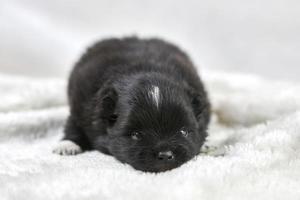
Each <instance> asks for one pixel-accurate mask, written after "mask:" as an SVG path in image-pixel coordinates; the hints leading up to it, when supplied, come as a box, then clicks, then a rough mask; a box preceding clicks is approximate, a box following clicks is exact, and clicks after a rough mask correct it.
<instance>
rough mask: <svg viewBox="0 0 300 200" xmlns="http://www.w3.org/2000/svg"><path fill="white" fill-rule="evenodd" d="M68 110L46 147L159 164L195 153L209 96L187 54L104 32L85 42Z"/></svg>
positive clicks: (150, 167) (149, 167) (145, 167)
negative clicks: (57, 137) (60, 134)
mask: <svg viewBox="0 0 300 200" xmlns="http://www.w3.org/2000/svg"><path fill="white" fill-rule="evenodd" d="M68 97H69V104H70V116H69V118H68V120H67V123H66V126H65V135H64V138H63V140H62V141H61V142H60V144H59V145H58V146H57V148H56V149H54V152H55V153H58V154H61V155H74V154H78V153H80V152H82V151H84V150H92V149H96V150H99V151H101V152H103V153H105V154H109V155H112V156H114V157H115V158H116V159H118V160H119V161H121V162H123V163H128V164H130V165H131V166H132V167H134V168H135V169H137V170H142V171H148V172H162V171H166V170H170V169H173V168H176V167H178V166H180V165H182V164H183V163H185V162H187V161H188V160H190V159H191V158H193V157H194V156H196V155H197V154H198V153H199V151H200V148H201V146H202V145H203V143H204V141H205V138H206V136H207V131H206V130H207V126H208V123H209V118H210V104H209V102H208V98H207V94H206V92H205V89H204V86H203V84H202V82H201V80H200V78H199V76H198V74H197V71H196V69H195V67H194V65H193V64H192V62H191V61H190V59H189V58H188V56H187V55H186V54H185V53H184V52H183V51H182V50H180V49H179V48H178V47H176V46H174V45H172V44H170V43H168V42H165V41H162V40H160V39H139V38H136V37H128V38H123V39H107V40H103V41H100V42H98V43H96V44H95V45H94V46H92V47H91V48H89V49H88V50H87V52H86V53H85V54H84V55H83V56H82V57H81V59H80V60H79V62H78V63H77V64H76V65H75V67H74V69H73V71H72V73H71V76H70V79H69V85H68Z"/></svg>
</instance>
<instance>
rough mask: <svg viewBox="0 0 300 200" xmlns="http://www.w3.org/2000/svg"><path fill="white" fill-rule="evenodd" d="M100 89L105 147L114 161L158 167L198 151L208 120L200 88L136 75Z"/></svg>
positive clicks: (174, 164)
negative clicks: (129, 81)
mask: <svg viewBox="0 0 300 200" xmlns="http://www.w3.org/2000/svg"><path fill="white" fill-rule="evenodd" d="M105 94H106V95H103V108H105V109H104V110H103V115H102V118H103V119H104V120H105V121H106V122H105V123H106V125H107V126H106V131H107V135H108V136H107V138H108V149H109V152H110V153H111V154H112V155H113V156H114V157H116V158H117V159H119V160H120V161H122V162H125V163H128V164H130V165H131V166H133V167H134V168H135V169H138V170H142V171H150V172H161V171H166V170H170V169H173V168H176V167H178V166H180V165H181V164H183V163H185V162H186V161H188V160H190V159H191V158H193V157H194V156H195V155H197V154H198V153H199V151H200V148H201V146H202V144H203V143H204V140H205V137H206V128H207V124H208V121H209V104H208V102H207V99H206V95H205V92H204V91H197V92H195V91H191V90H190V89H186V88H184V87H182V86H180V85H177V84H176V83H172V82H170V81H157V80H156V81H151V80H147V81H145V80H140V81H138V82H137V83H135V84H131V85H129V86H128V85H127V86H126V85H122V86H117V87H110V88H108V89H106V91H105ZM103 116H104V117H103Z"/></svg>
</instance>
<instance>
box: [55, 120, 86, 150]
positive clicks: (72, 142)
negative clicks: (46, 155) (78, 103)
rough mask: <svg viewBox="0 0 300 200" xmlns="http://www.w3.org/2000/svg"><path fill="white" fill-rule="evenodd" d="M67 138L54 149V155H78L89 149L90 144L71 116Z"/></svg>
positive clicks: (66, 130) (67, 128)
mask: <svg viewBox="0 0 300 200" xmlns="http://www.w3.org/2000/svg"><path fill="white" fill-rule="evenodd" d="M64 132H65V136H64V138H63V139H62V140H61V141H60V142H59V143H58V144H57V146H56V147H55V148H54V149H53V153H56V154H60V155H76V154H79V153H81V152H83V150H85V149H88V148H89V143H88V141H87V139H86V136H85V135H84V133H83V131H82V130H81V128H80V127H78V126H77V125H76V123H75V122H74V120H73V119H72V117H71V116H69V118H68V120H67V123H66V127H65V130H64Z"/></svg>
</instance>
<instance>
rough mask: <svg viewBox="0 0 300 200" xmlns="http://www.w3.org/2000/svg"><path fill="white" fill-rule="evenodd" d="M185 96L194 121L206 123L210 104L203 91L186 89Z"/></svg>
mask: <svg viewBox="0 0 300 200" xmlns="http://www.w3.org/2000/svg"><path fill="white" fill-rule="evenodd" d="M187 94H188V96H189V99H190V102H191V105H192V109H193V112H194V114H195V117H196V119H197V120H198V121H200V120H201V121H202V120H203V123H208V122H209V112H210V104H209V102H208V99H207V95H206V93H205V91H202V92H198V91H195V90H193V89H188V90H187Z"/></svg>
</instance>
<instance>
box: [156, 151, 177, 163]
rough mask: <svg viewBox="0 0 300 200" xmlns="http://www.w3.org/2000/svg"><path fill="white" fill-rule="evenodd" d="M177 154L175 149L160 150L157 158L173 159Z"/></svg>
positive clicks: (162, 159) (163, 159)
mask: <svg viewBox="0 0 300 200" xmlns="http://www.w3.org/2000/svg"><path fill="white" fill-rule="evenodd" d="M174 158H175V156H174V153H173V151H160V152H158V155H157V159H158V160H161V161H172V160H174Z"/></svg>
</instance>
